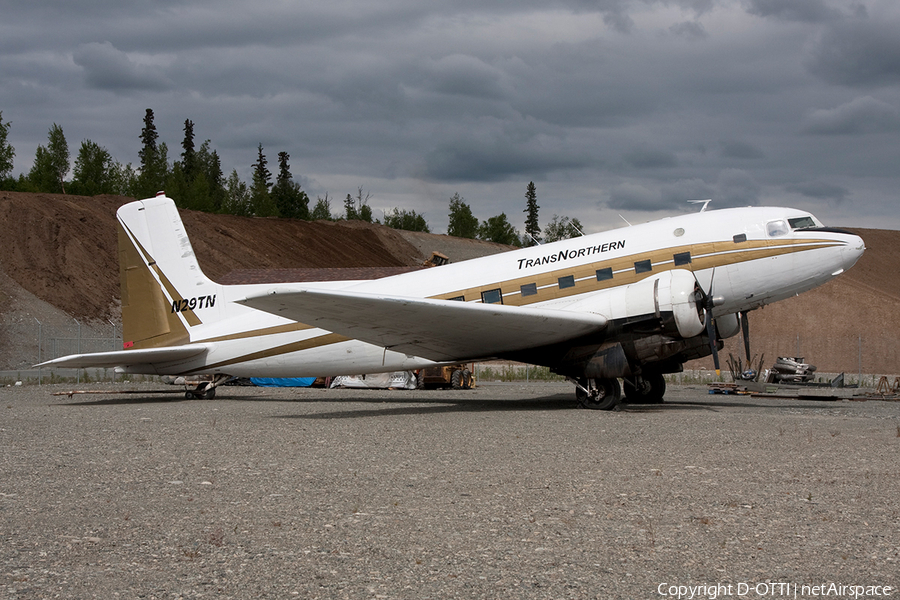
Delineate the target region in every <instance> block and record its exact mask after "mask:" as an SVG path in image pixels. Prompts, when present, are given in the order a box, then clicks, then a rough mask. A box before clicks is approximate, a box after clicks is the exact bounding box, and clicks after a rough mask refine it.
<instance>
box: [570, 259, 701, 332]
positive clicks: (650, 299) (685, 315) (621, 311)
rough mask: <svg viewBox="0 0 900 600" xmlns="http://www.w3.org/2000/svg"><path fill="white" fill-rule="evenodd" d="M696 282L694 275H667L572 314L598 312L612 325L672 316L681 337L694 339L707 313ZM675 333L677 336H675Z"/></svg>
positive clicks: (599, 298) (604, 297)
mask: <svg viewBox="0 0 900 600" xmlns="http://www.w3.org/2000/svg"><path fill="white" fill-rule="evenodd" d="M696 283H697V282H696V280H695V279H694V275H693V274H692V273H691V272H690V271H685V270H684V269H674V270H672V271H664V272H663V273H660V274H659V275H656V276H655V277H648V278H647V279H644V280H643V281H639V282H637V283H632V284H631V285H626V286H622V287H617V288H613V289H610V290H607V291H605V292H601V293H600V294H598V295H597V296H594V297H593V298H591V299H587V300H584V301H582V302H579V303H578V304H577V305H574V306H571V307H569V310H588V311H594V312H598V313H600V314H601V315H603V316H605V317H607V318H608V319H609V320H610V321H618V320H621V321H629V320H631V319H634V318H635V317H643V316H647V315H654V316H656V318H659V319H662V318H663V317H664V316H666V317H668V315H669V314H671V315H672V317H673V319H674V321H675V327H676V329H677V330H678V335H679V336H680V337H682V338H685V339H687V338H692V337H694V336H697V335H700V334H701V333H703V331H704V329H705V321H704V319H705V314H706V313H705V311H704V310H703V309H702V308H701V307H700V306H699V305H698V304H697V294H696V293H695V286H696ZM673 333H674V332H673Z"/></svg>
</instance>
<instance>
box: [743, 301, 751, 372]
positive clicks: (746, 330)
mask: <svg viewBox="0 0 900 600" xmlns="http://www.w3.org/2000/svg"><path fill="white" fill-rule="evenodd" d="M741 337H743V338H744V353H745V354H746V355H747V365H749V364H750V319H748V318H747V311H746V310H744V311H741Z"/></svg>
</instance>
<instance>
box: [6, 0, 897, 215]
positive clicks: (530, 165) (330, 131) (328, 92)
mask: <svg viewBox="0 0 900 600" xmlns="http://www.w3.org/2000/svg"><path fill="white" fill-rule="evenodd" d="M0 1H2V0H0ZM44 4H45V3H36V2H28V3H11V2H6V3H5V4H4V19H3V20H2V22H0V82H2V85H0V109H2V110H3V115H4V119H5V120H9V121H12V123H13V126H12V128H11V131H10V142H11V143H12V144H13V145H14V146H15V147H16V164H15V172H16V173H19V172H23V171H24V172H27V170H28V168H29V167H30V161H31V160H32V158H33V152H34V148H35V147H36V146H37V144H46V135H47V130H48V128H49V126H50V125H51V124H52V123H58V124H60V125H62V126H63V127H64V129H65V132H66V135H67V137H68V138H69V142H70V148H73V147H74V146H75V144H76V143H77V140H80V139H85V138H90V139H92V140H94V141H95V142H97V143H99V144H101V145H103V146H105V147H107V148H108V149H109V150H110V151H111V152H112V153H113V154H114V156H115V157H116V159H117V160H119V161H121V162H123V163H126V162H131V163H136V162H137V151H138V149H139V139H138V135H139V133H140V129H141V127H142V122H141V119H142V117H143V113H144V109H146V108H147V107H150V108H153V109H154V112H155V114H156V124H157V127H158V129H159V132H160V141H165V142H167V144H168V146H169V148H170V149H172V155H173V156H174V155H175V154H177V152H176V150H177V149H178V148H180V142H181V138H182V135H183V132H182V124H183V122H184V120H185V119H186V118H190V119H192V120H193V121H194V122H195V132H196V134H197V137H198V139H207V138H209V139H210V140H211V144H212V147H213V148H214V149H216V150H217V151H218V152H219V155H220V156H221V157H222V162H223V166H224V168H225V169H226V171H230V170H231V169H232V168H236V169H238V171H239V173H240V174H241V175H242V176H243V177H245V178H246V177H248V176H249V166H250V164H251V163H252V162H253V161H254V160H255V158H256V145H257V144H258V143H262V144H263V146H264V148H265V149H266V151H267V153H268V155H269V159H270V163H272V162H274V160H275V156H276V155H277V153H278V152H279V151H282V150H284V151H287V152H288V153H290V155H291V165H292V170H293V172H294V175H295V177H296V178H298V180H300V178H304V179H303V180H304V181H308V182H309V186H310V188H315V192H316V193H324V192H325V191H329V192H330V194H331V196H332V197H335V198H340V197H343V196H344V195H346V194H347V193H348V192H350V193H355V191H356V187H357V186H358V185H363V186H365V187H366V189H370V190H371V191H372V192H373V194H374V195H375V197H377V198H378V199H379V202H381V203H382V204H383V205H384V206H399V207H407V208H411V209H415V210H417V211H418V212H425V211H427V212H428V213H429V214H443V213H444V212H445V208H446V203H447V200H448V199H449V197H450V196H451V195H452V194H453V192H454V191H460V193H462V194H463V195H465V196H466V198H467V199H468V200H469V201H470V202H471V203H472V206H473V210H475V211H476V213H477V214H478V215H479V216H480V217H482V218H486V217H488V216H491V215H495V214H499V213H500V212H506V213H507V214H508V215H515V216H520V215H521V209H522V206H521V204H522V200H523V193H524V191H523V190H524V185H525V184H526V183H527V182H528V181H530V180H534V181H535V182H536V183H538V184H539V185H538V190H539V202H540V203H541V206H542V209H543V210H545V211H546V212H547V214H553V213H554V212H557V213H559V214H567V213H568V214H570V215H576V214H577V215H578V216H579V218H580V219H581V220H582V223H584V224H585V225H586V226H587V228H588V229H589V230H590V229H591V228H595V229H596V228H601V227H604V225H605V223H604V221H605V219H607V218H608V215H606V213H605V211H596V210H594V207H595V206H596V205H597V203H598V198H602V199H604V202H602V204H605V205H608V206H609V207H610V208H613V209H615V210H625V211H651V212H655V211H664V212H665V211H671V212H680V211H683V210H685V208H686V205H685V201H686V200H689V199H704V198H712V199H713V203H712V205H711V206H712V207H722V206H729V205H740V204H758V203H772V204H776V203H777V204H781V203H783V202H785V201H786V199H785V198H784V197H785V196H789V197H790V196H793V198H794V199H795V200H798V199H799V200H800V201H802V202H805V203H807V204H808V205H810V206H811V207H812V208H813V209H814V208H815V206H816V205H817V204H820V205H821V206H822V207H827V210H828V211H830V212H831V214H832V215H836V216H837V217H841V218H842V222H843V223H844V224H845V225H852V221H853V220H854V219H857V220H860V221H862V220H864V219H866V218H875V217H872V216H870V215H877V219H878V222H879V223H882V224H885V223H891V224H894V226H896V227H898V228H900V210H896V211H894V212H891V210H890V209H887V210H886V209H885V207H893V206H896V202H895V198H896V190H897V189H898V188H900V185H898V184H900V180H898V176H897V174H896V171H897V169H896V158H895V156H896V148H897V147H898V146H900V115H898V111H900V75H898V73H900V68H898V64H900V59H898V56H900V49H898V46H900V42H898V39H900V36H897V35H896V33H895V32H896V31H898V30H900V22H898V15H897V13H896V10H895V9H893V8H892V7H891V6H889V4H890V3H885V2H883V1H878V0H861V1H860V2H858V3H857V4H856V5H855V6H854V7H848V6H847V5H846V4H843V3H840V2H838V0H821V1H820V0H797V1H787V0H779V1H777V2H776V1H775V0H741V1H740V2H738V3H735V2H733V1H731V0H728V1H726V0H596V1H595V0H523V1H522V2H519V3H515V4H512V5H510V4H508V3H484V2H481V1H476V0H447V1H446V2H441V3H423V2H420V1H416V0H385V1H383V2H378V3H371V2H369V3H365V2H360V1H359V0H335V1H334V2H329V3H321V2H319V3H315V2H311V1H310V0H299V1H298V2H289V3H284V2H276V1H272V0H260V1H259V2H257V3H254V4H252V5H248V4H246V3H242V2H238V1H237V0H223V1H216V2H213V0H193V1H192V2H190V3H184V2H181V1H176V0H163V1H161V2H154V3H147V2H143V3H142V2H137V0H123V1H121V2H112V0H92V1H90V2H70V3H61V4H60V3H55V4H53V6H50V5H46V6H45V5H44ZM857 88H858V89H860V90H863V91H860V92H856V91H854V90H855V89H857ZM863 135H864V136H866V137H865V143H848V140H849V141H850V142H857V141H858V140H857V139H856V138H854V137H852V136H863ZM734 167H739V169H735V168H734ZM824 182H828V183H824ZM311 191H312V190H311ZM850 197H852V198H854V200H855V201H854V203H853V210H852V211H849V210H848V208H847V206H848V205H849V203H843V204H842V203H841V202H840V200H841V199H842V198H850ZM842 211H843V212H842ZM613 218H614V219H616V220H617V218H615V217H613ZM514 224H515V225H516V226H517V227H520V228H521V224H520V223H514Z"/></svg>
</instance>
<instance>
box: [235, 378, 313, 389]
mask: <svg viewBox="0 0 900 600" xmlns="http://www.w3.org/2000/svg"><path fill="white" fill-rule="evenodd" d="M315 380H316V378H315V377H251V378H250V382H251V383H252V384H253V385H258V386H259V387H309V386H311V385H312V384H313V382H314V381H315Z"/></svg>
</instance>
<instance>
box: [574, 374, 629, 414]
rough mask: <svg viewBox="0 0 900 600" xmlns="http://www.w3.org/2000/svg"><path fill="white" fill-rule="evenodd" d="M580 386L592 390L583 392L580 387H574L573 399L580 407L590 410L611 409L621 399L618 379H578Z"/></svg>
mask: <svg viewBox="0 0 900 600" xmlns="http://www.w3.org/2000/svg"><path fill="white" fill-rule="evenodd" d="M578 383H580V384H581V387H583V388H586V389H588V390H590V391H591V392H594V393H592V394H590V395H588V394H586V393H584V390H582V389H581V387H576V388H575V399H576V400H578V404H580V405H581V407H582V408H589V409H591V410H612V409H614V408H615V407H616V406H617V405H618V404H619V402H620V401H621V400H622V387H621V386H620V385H619V380H618V379H585V378H581V379H579V380H578Z"/></svg>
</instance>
